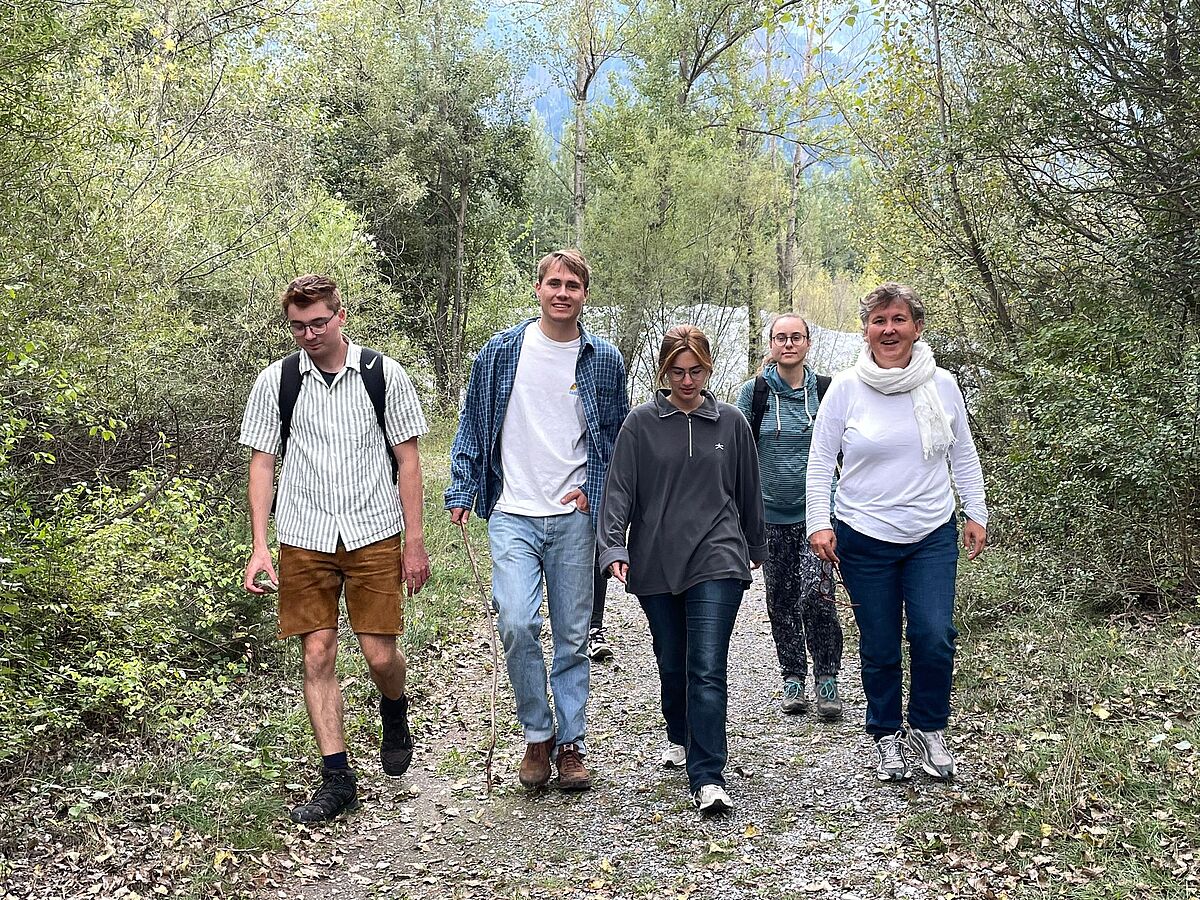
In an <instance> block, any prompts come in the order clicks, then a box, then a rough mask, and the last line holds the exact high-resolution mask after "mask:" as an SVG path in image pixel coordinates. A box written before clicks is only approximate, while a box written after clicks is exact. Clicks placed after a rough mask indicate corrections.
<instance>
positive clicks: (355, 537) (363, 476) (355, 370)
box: [241, 275, 429, 822]
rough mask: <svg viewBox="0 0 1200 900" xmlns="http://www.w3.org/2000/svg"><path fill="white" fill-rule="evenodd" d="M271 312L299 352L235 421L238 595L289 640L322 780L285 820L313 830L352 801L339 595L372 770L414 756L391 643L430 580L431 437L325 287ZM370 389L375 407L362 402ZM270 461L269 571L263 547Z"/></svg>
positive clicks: (287, 294) (300, 291)
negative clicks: (370, 704) (275, 554)
mask: <svg viewBox="0 0 1200 900" xmlns="http://www.w3.org/2000/svg"><path fill="white" fill-rule="evenodd" d="M281 304H282V307H283V314H284V317H285V320H286V322H287V325H286V327H287V328H288V330H289V331H290V332H291V335H292V337H293V338H294V339H295V341H296V345H297V347H298V348H299V350H298V351H297V353H295V354H293V355H292V356H290V357H288V358H287V359H284V360H279V361H276V362H274V363H272V364H271V365H270V366H268V367H267V368H266V369H265V370H264V371H263V372H261V373H260V374H259V376H258V380H257V381H256V382H255V384H254V388H253V390H252V391H251V392H250V398H249V400H248V402H247V404H246V413H245V417H244V418H243V420H242V432H241V443H243V444H245V445H246V446H248V447H250V449H251V455H250V486H249V499H250V525H251V531H252V536H253V551H252V553H251V556H250V560H249V562H247V563H246V571H245V576H244V581H243V586H244V587H245V589H246V590H247V591H249V592H250V593H252V594H258V595H262V594H264V593H267V592H271V591H275V590H278V592H279V635H280V637H281V638H284V637H289V636H291V635H297V636H299V637H300V642H301V645H302V647H303V651H304V702H305V706H306V707H307V708H308V718H309V722H310V723H311V724H312V729H313V734H314V736H315V737H316V740H317V746H318V747H319V748H320V751H321V756H322V765H321V784H320V785H319V786H318V787H317V789H316V791H315V792H314V793H313V795H312V797H311V798H310V799H309V801H308V802H307V803H303V804H301V805H299V806H297V807H295V808H294V809H293V810H292V811H291V818H292V821H294V822H318V821H324V820H326V819H331V818H333V817H334V816H336V815H337V814H338V813H340V812H341V811H342V810H344V809H347V808H348V807H351V806H353V804H354V803H355V801H356V799H357V779H356V776H355V773H354V770H353V769H351V768H350V765H349V762H348V759H347V752H346V736H345V729H344V727H343V701H342V692H341V688H340V686H339V684H338V680H337V676H336V674H335V671H334V662H335V660H336V658H337V647H338V640H337V636H338V635H337V627H338V599H339V596H340V595H341V593H342V591H343V588H344V589H345V595H346V610H347V612H348V613H349V617H350V627H351V628H352V629H353V630H354V632H355V634H357V635H358V641H359V646H360V647H361V648H362V651H363V656H364V657H365V658H366V661H367V666H368V668H369V669H370V673H371V679H372V680H373V681H374V682H375V685H376V686H377V687H378V688H379V692H380V698H379V708H380V714H381V716H382V719H383V740H382V743H381V747H380V751H379V755H380V761H381V763H382V765H383V770H384V772H385V773H387V774H388V775H393V776H399V775H403V774H404V772H405V771H407V769H408V766H409V763H410V762H411V761H412V753H413V742H412V735H411V734H410V732H409V727H408V698H407V696H406V695H405V693H404V680H405V674H406V662H405V659H404V654H403V652H402V651H400V649H399V648H398V647H397V646H396V636H397V635H399V634H400V633H402V631H403V626H404V591H405V590H407V592H408V594H409V596H411V595H412V594H415V593H416V592H417V591H419V590H420V589H421V586H422V585H423V584H424V583H425V581H426V580H427V579H428V578H429V557H428V556H427V555H426V553H425V538H424V525H423V519H422V510H421V504H422V484H421V459H420V456H419V454H418V451H417V438H418V437H419V436H420V435H422V434H425V433H426V432H427V431H428V430H429V429H428V428H427V427H426V424H425V416H424V414H423V413H422V411H421V405H420V402H419V401H418V399H417V394H416V391H415V390H414V389H413V385H412V382H411V381H410V380H409V377H408V375H407V374H406V373H405V371H404V369H403V368H401V367H400V365H399V364H398V363H396V362H394V361H393V360H391V359H389V358H388V357H386V356H383V355H382V354H379V353H376V352H375V351H371V350H367V349H366V348H364V347H360V346H359V345H357V344H355V343H353V342H352V341H350V340H349V339H348V338H347V337H346V336H345V335H343V333H342V326H343V325H345V323H346V310H345V309H344V308H343V307H342V298H341V293H340V291H339V290H338V287H337V285H336V284H335V283H334V281H333V279H331V278H328V277H327V276H324V275H301V276H300V277H299V278H297V279H295V280H294V281H293V282H292V283H291V284H289V285H288V287H287V289H286V290H285V291H284V294H283V298H282V301H281ZM289 367H290V369H289ZM376 367H379V370H381V372H380V371H379V370H376ZM289 371H290V373H291V374H290V375H289V374H288V372H289ZM380 375H382V377H380ZM293 378H294V381H293V380H292V379H293ZM372 382H374V383H375V384H378V385H380V386H381V387H382V389H383V390H382V394H383V396H382V397H381V398H377V397H376V396H372V394H371V388H369V387H368V385H369V384H371V383H372ZM288 385H291V387H290V388H289V387H288ZM377 399H378V401H380V406H381V409H380V411H379V412H378V413H377V411H376V409H375V408H374V407H375V404H376V402H377ZM381 421H382V426H383V428H382V431H381V428H380V426H381ZM277 456H282V457H283V465H282V468H281V470H280V474H279V494H278V502H277V507H276V509H275V528H276V532H277V535H278V538H279V570H278V575H276V570H275V566H274V563H273V561H272V558H271V550H270V547H269V545H268V543H267V525H268V519H269V517H270V514H271V510H272V497H273V495H274V485H273V482H274V476H275V458H276V457H277ZM389 457H391V458H389ZM393 459H394V465H393ZM402 532H403V536H402Z"/></svg>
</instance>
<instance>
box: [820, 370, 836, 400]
mask: <svg viewBox="0 0 1200 900" xmlns="http://www.w3.org/2000/svg"><path fill="white" fill-rule="evenodd" d="M831 384H833V378H832V377H831V376H829V375H818V376H817V402H818V403H820V402H821V401H822V400H824V399H825V392H826V391H827V390H829V385H831Z"/></svg>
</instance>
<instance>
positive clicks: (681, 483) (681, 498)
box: [597, 390, 767, 596]
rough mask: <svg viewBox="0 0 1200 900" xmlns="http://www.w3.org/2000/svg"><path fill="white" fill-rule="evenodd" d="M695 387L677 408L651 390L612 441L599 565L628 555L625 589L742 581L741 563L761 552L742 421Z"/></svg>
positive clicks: (752, 452) (754, 479) (751, 461)
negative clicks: (686, 405)
mask: <svg viewBox="0 0 1200 900" xmlns="http://www.w3.org/2000/svg"><path fill="white" fill-rule="evenodd" d="M703 396H704V399H703V402H702V403H701V404H700V406H699V407H698V408H697V409H696V410H695V411H693V412H691V413H685V412H683V411H682V410H680V409H678V408H677V407H676V406H674V405H672V404H671V402H670V401H669V400H668V399H667V392H666V391H665V390H660V391H658V392H657V393H656V394H655V396H654V398H653V399H651V400H650V401H648V402H646V403H643V404H641V405H640V406H637V407H635V408H634V409H633V411H632V412H630V414H629V416H628V418H626V420H625V423H624V424H623V425H622V426H621V432H620V434H619V435H618V436H617V442H616V445H615V446H614V447H613V458H612V463H611V464H610V465H609V469H608V477H607V479H606V480H605V483H604V496H603V500H602V502H601V506H600V525H599V531H598V533H597V543H598V545H599V549H600V567H601V568H602V569H607V568H608V567H609V566H610V565H612V564H613V563H614V562H626V563H628V564H629V582H628V589H629V592H630V593H632V594H634V595H637V596H646V595H648V594H662V593H671V594H680V593H683V591H685V590H687V589H688V588H689V587H692V586H693V585H696V584H699V583H700V582H703V581H714V580H717V579H722V578H735V579H738V580H740V581H742V582H743V585H744V586H745V587H749V585H750V581H751V577H750V562H751V561H754V562H761V561H762V560H763V559H765V558H766V555H767V539H766V529H765V526H764V517H763V501H762V493H761V491H760V488H759V477H758V452H757V450H756V449H755V446H754V437H753V435H751V433H750V426H749V424H748V423H747V422H746V419H745V417H744V416H743V415H742V414H741V413H740V412H739V411H738V409H737V407H735V406H731V405H729V404H728V403H721V402H720V401H718V400H717V399H716V398H715V397H713V395H712V394H710V393H709V392H708V391H705V392H704V395H703ZM627 532H628V540H627Z"/></svg>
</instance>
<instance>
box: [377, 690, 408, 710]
mask: <svg viewBox="0 0 1200 900" xmlns="http://www.w3.org/2000/svg"><path fill="white" fill-rule="evenodd" d="M379 699H380V702H382V704H383V708H384V709H385V710H387V711H388V712H390V713H395V714H396V715H400V714H401V713H403V712H406V711H407V710H408V695H407V694H401V695H400V696H399V697H397V698H396V699H395V700H389V699H388V698H387V697H385V696H384V695H383V694H380V695H379Z"/></svg>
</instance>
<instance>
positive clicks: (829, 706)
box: [816, 675, 842, 720]
mask: <svg viewBox="0 0 1200 900" xmlns="http://www.w3.org/2000/svg"><path fill="white" fill-rule="evenodd" d="M816 688H817V715H818V716H820V717H821V718H822V719H825V720H830V719H840V718H841V717H842V698H841V695H840V694H838V683H837V676H835V675H826V676H824V677H823V678H818V679H817V684H816Z"/></svg>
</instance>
